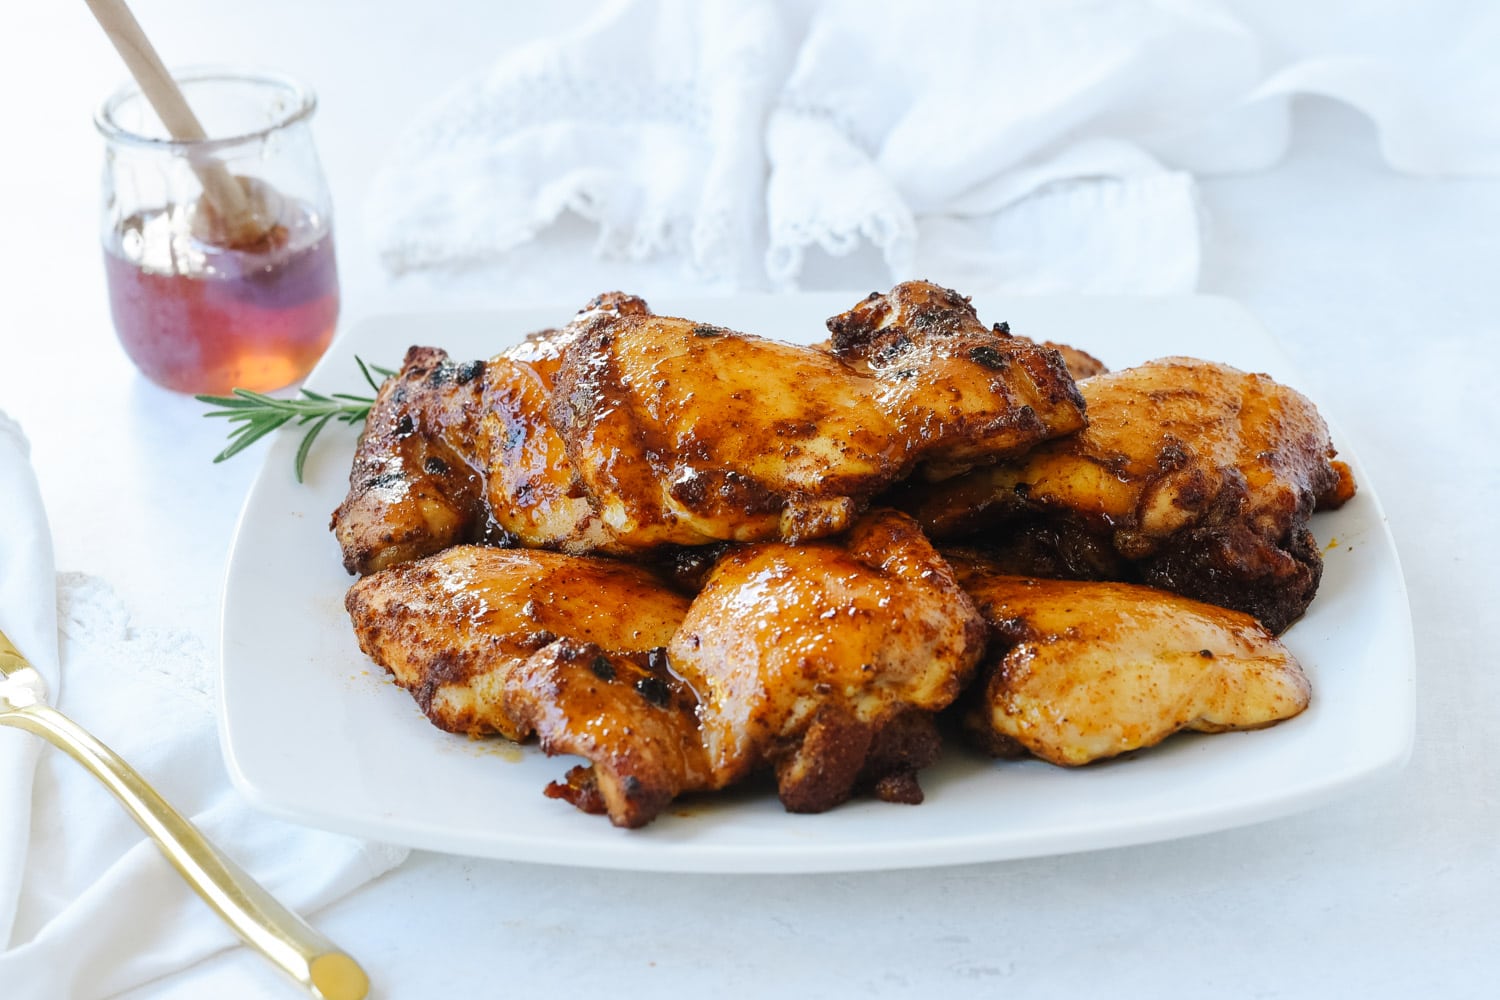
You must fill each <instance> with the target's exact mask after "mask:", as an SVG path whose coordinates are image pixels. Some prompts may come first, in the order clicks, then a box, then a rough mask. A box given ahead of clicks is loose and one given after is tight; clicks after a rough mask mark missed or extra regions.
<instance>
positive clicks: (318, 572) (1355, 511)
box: [220, 294, 1414, 872]
mask: <svg viewBox="0 0 1500 1000" xmlns="http://www.w3.org/2000/svg"><path fill="white" fill-rule="evenodd" d="M857 298H858V296H855V295H829V294H817V295H794V296H746V297H738V298H732V299H717V300H702V301H667V302H660V303H653V306H655V307H656V308H657V310H658V311H659V312H663V313H671V314H677V315H686V316H691V317H692V318H694V319H699V320H703V321H707V322H714V323H718V324H722V325H726V326H731V327H735V328H738V329H743V330H748V331H751V332H755V333H760V334H763V335H769V336H777V337H781V338H782V339H786V340H800V341H803V342H812V341H814V340H817V339H820V338H821V337H822V336H823V335H824V334H823V326H822V321H823V320H824V319H825V318H826V317H828V316H830V315H832V314H834V313H836V312H839V311H842V310H843V309H845V308H847V307H848V306H850V305H851V304H853V302H854V301H856V299H857ZM580 305H581V303H580ZM976 305H977V306H978V307H979V311H980V316H981V318H982V319H984V320H985V321H986V322H993V321H995V320H1000V319H1008V320H1009V321H1010V323H1011V325H1012V328H1013V329H1014V330H1015V331H1016V332H1017V333H1024V334H1026V335H1029V336H1031V337H1034V338H1037V339H1049V340H1057V341H1063V342H1066V343H1071V344H1074V345H1076V346H1079V347H1082V348H1084V349H1086V350H1089V351H1091V352H1093V353H1094V354H1096V355H1098V356H1099V357H1100V358H1102V359H1103V360H1104V361H1105V362H1106V363H1107V364H1109V365H1110V366H1111V367H1116V368H1118V367H1125V366H1127V365H1131V364H1135V363H1138V362H1141V361H1145V360H1147V359H1149V358H1153V357H1160V356H1162V355H1166V354H1191V355H1195V356H1198V357H1204V358H1210V359H1213V360H1216V361H1224V362H1227V363H1230V364H1234V365H1236V366H1238V367H1241V368H1245V369H1250V370H1256V371H1264V372H1268V373H1269V374H1271V375H1272V376H1274V377H1276V378H1278V379H1279V380H1281V381H1284V382H1287V383H1288V384H1290V385H1293V386H1297V385H1298V384H1299V383H1298V379H1297V376H1296V373H1295V372H1294V371H1292V370H1291V368H1290V365H1289V363H1288V362H1287V360H1286V357H1285V355H1284V354H1283V353H1282V351H1281V350H1280V349H1279V348H1278V347H1277V345H1276V344H1275V342H1274V341H1273V340H1272V339H1271V337H1270V336H1269V335H1268V334H1267V333H1266V332H1265V331H1264V330H1263V329H1262V328H1261V327H1260V326H1259V325H1258V324H1257V323H1256V321H1255V320H1254V319H1253V318H1252V317H1251V316H1250V315H1249V314H1248V313H1246V312H1245V311H1244V310H1243V309H1242V308H1241V307H1239V306H1238V305H1236V304H1235V303H1233V302H1229V301H1227V300H1223V299H1216V298H1211V297H1204V296H1194V297H1182V298H1171V299H1129V298H1048V299H990V300H986V299H984V298H982V297H979V298H976ZM569 313H570V310H569V309H567V308H560V309H555V310H546V311H538V310H527V311H513V312H496V313H484V314H477V313H453V314H423V315H404V316H388V317H381V318H378V319H376V320H372V321H368V322H366V323H364V324H363V325H360V326H358V327H355V328H353V329H351V330H349V331H347V333H346V335H344V336H342V337H340V338H339V339H338V341H337V342H336V343H335V344H334V345H333V348H332V349H331V350H330V352H329V354H328V356H327V357H326V358H325V359H324V360H323V361H322V363H321V364H319V366H318V368H317V370H316V371H315V372H314V373H313V375H312V376H311V377H310V378H309V380H308V385H309V387H311V388H313V389H315V390H319V391H322V392H362V391H364V390H366V388H367V387H365V386H364V385H363V383H362V380H361V379H360V376H359V373H358V371H357V368H356V365H355V362H354V355H355V354H358V355H359V356H360V357H361V358H363V359H365V360H366V361H367V362H372V363H374V364H378V365H383V366H387V367H396V366H397V365H399V363H400V360H401V357H402V354H403V353H404V352H405V350H406V348H407V347H408V346H409V345H411V344H431V345H435V346H440V347H443V348H445V349H446V350H448V351H449V353H450V354H452V355H453V356H454V357H455V358H458V359H469V358H480V357H486V356H489V355H491V354H493V353H495V352H496V351H497V350H499V349H500V348H502V347H504V346H505V345H506V344H508V343H511V342H512V341H514V340H515V339H517V338H519V337H521V336H523V335H524V334H526V333H527V332H529V331H531V330H534V329H539V328H542V327H546V326H555V325H558V324H559V323H561V322H563V321H565V320H566V319H567V318H568V315H569ZM1325 416H1327V414H1326V413H1325ZM1330 423H1333V421H1332V420H1330ZM1334 437H1335V442H1336V443H1337V444H1338V445H1339V446H1340V449H1341V457H1343V458H1344V459H1346V460H1347V461H1349V462H1350V464H1351V465H1352V466H1353V468H1354V472H1355V476H1356V478H1357V481H1358V483H1359V487H1360V492H1359V494H1358V495H1357V496H1356V497H1355V499H1354V500H1353V501H1352V502H1350V503H1349V504H1348V505H1347V506H1346V507H1345V508H1344V509H1342V510H1340V511H1337V512H1334V513H1328V514H1320V515H1317V516H1316V517H1315V518H1314V521H1313V530H1314V533H1315V534H1316V535H1317V537H1318V540H1319V543H1320V544H1322V545H1323V546H1325V549H1326V551H1325V560H1326V567H1325V571H1324V576H1323V585H1322V589H1321V592H1320V593H1319V595H1318V598H1317V600H1316V601H1315V602H1314V603H1313V606H1312V608H1311V610H1310V611H1309V612H1308V614H1307V615H1306V616H1305V617H1304V618H1303V619H1302V620H1301V621H1300V622H1298V623H1297V624H1296V625H1295V626H1294V627H1293V628H1292V629H1291V630H1289V631H1288V633H1287V634H1286V636H1285V639H1286V642H1287V644H1288V645H1289V646H1290V647H1291V648H1292V650H1293V651H1294V652H1295V653H1296V655H1297V656H1298V658H1299V659H1300V660H1301V661H1302V664H1303V666H1304V668H1305V669H1306V670H1307V673H1308V675H1309V677H1310V678H1311V680H1312V683H1313V691H1314V695H1313V703H1312V706H1311V707H1310V708H1309V709H1308V710H1307V711H1306V712H1305V713H1303V714H1302V715H1301V716H1299V717H1298V718H1296V719H1293V720H1291V721H1289V722H1287V723H1284V724H1282V725H1280V726H1276V727H1273V728H1271V729H1267V730H1262V731H1259V732H1253V733H1228V734H1223V735H1217V736H1178V737H1174V738H1173V739H1171V740H1168V741H1167V742H1166V743H1165V744H1163V745H1161V746H1159V747H1156V748H1154V749H1151V750H1148V751H1142V752H1139V753H1136V754H1132V755H1129V756H1128V757H1125V758H1122V759H1118V760H1115V761H1111V762H1106V763H1102V764H1096V765H1093V766H1090V767H1086V768H1082V769H1076V770H1063V769H1060V768H1055V767H1052V766H1050V765H1047V764H1044V763H1041V762H1038V761H1027V762H996V761H990V760H987V759H984V758H981V757H979V756H977V755H972V754H970V753H969V752H968V751H966V750H964V749H962V748H960V747H950V748H949V749H948V751H947V753H946V756H945V758H944V760H943V761H942V762H941V763H940V764H939V765H938V766H936V767H933V768H931V769H929V770H928V771H925V772H923V774H922V778H921V782H922V787H923V788H924V790H925V791H926V793H927V801H926V802H925V803H924V804H923V805H921V806H917V807H912V806H901V805H890V804H886V803H881V802H876V801H858V802H854V803H851V804H848V805H846V806H843V807H840V808H838V809H835V810H833V811H832V812H829V813H825V814H822V815H817V816H797V815H791V814H788V813H786V812H783V811H782V809H781V806H780V804H779V803H778V802H777V800H776V798H775V795H774V794H773V793H772V792H770V791H768V790H766V789H760V790H757V791H754V792H740V793H737V794H732V795H728V796H722V797H712V798H710V797H704V798H697V799H690V800H687V801H685V802H683V803H680V804H679V807H677V808H673V809H669V810H668V812H667V813H666V814H665V815H663V816H662V817H661V818H660V819H658V820H657V822H655V823H654V824H652V825H651V826H650V827H647V828H646V829H643V830H638V831H629V832H628V831H623V830H617V829H615V828H613V827H611V826H610V825H609V823H608V822H607V821H606V820H604V819H603V818H601V817H598V816H588V815H585V814H583V813H580V812H577V811H576V810H574V809H573V807H572V806H569V805H567V804H565V803H563V802H560V801H556V800H552V799H547V798H545V797H543V796H542V794H541V791H542V788H543V786H545V785H546V784H547V782H548V781H550V780H553V779H554V778H557V777H560V776H561V775H562V774H563V772H564V771H566V770H567V769H568V767H570V766H571V765H572V764H573V763H575V762H574V761H572V760H568V759H565V758H554V759H548V758H546V757H545V756H543V755H542V753H541V752H540V751H539V750H537V749H536V748H535V747H526V748H516V747H514V746H511V745H509V744H503V743H501V742H498V741H496V742H489V741H480V742H473V741H470V740H468V739H466V738H463V737H457V736H451V735H449V734H446V733H443V732H440V731H439V730H437V729H435V728H433V727H432V726H431V725H430V724H429V723H428V722H427V720H426V719H425V718H424V717H423V716H422V715H421V713H420V712H419V711H418V710H417V708H416V705H415V704H414V703H413V701H412V699H411V698H410V697H409V696H408V695H407V694H406V693H405V692H403V691H401V690H400V689H398V688H396V687H394V686H392V685H391V684H390V683H389V682H388V681H387V680H385V678H384V671H383V670H381V669H379V668H377V667H375V666H374V665H373V664H372V663H370V662H369V661H368V660H367V659H365V658H364V656H363V655H362V654H361V653H360V651H359V648H358V646H357V645H356V643H355V640H354V637H353V634H352V632H351V630H350V628H349V623H348V620H347V618H346V617H345V614H344V610H343V596H344V592H345V590H346V589H347V587H348V585H349V583H350V579H349V577H347V576H346V575H345V573H344V571H343V569H342V567H341V565H340V559H339V550H338V546H337V544H336V543H335V541H334V539H333V536H332V535H331V534H330V533H329V531H328V519H329V514H330V512H331V511H332V510H333V508H334V507H335V506H337V504H338V503H339V501H340V500H341V499H342V497H343V494H344V491H345V487H346V484H347V475H348V468H349V459H350V456H351V454H352V449H353V442H354V431H353V430H352V429H348V428H345V427H343V426H342V425H339V426H338V427H337V428H334V427H330V428H329V429H328V430H326V431H325V432H324V436H323V438H322V439H320V441H319V443H318V445H317V446H316V447H315V448H314V450H313V454H312V456H311V458H310V460H309V462H308V465H307V475H306V482H305V483H304V484H301V485H299V484H298V483H296V482H295V481H294V479H293V477H292V458H293V454H294V452H295V451H296V447H297V443H298V438H299V435H297V434H294V433H290V432H284V433H283V434H281V435H280V437H279V439H278V440H277V441H275V442H274V443H273V445H272V446H271V448H270V449H269V450H268V453H267V455H266V459H265V463H266V464H265V466H264V468H262V470H261V472H260V475H259V477H258V478H257V479H256V481H255V484H254V487H253V488H252V490H251V492H250V496H249V498H248V499H247V501H246V504H245V509H244V511H243V513H242V515H241V518H240V524H239V529H238V533H237V537H236V539H235V543H234V548H233V551H232V554H231V557H230V563H229V570H228V579H227V582H226V587H225V597H224V611H223V645H222V665H223V673H222V683H221V686H220V692H221V701H220V708H221V714H220V736H221V739H222V742H223V747H224V754H225V757H226V760H227V761H228V765H229V770H230V773H231V775H232V776H233V778H234V781H235V783H236V784H237V785H238V787H239V788H240V790H241V791H243V792H244V793H245V795H247V796H248V797H249V798H250V799H251V800H252V801H253V802H254V803H255V804H256V805H258V806H260V807H261V808H263V809H265V810H267V811H268V812H272V813H275V814H278V815H281V816H284V817H287V818H289V819H293V820H297V821H300V822H303V823H307V824H310V825H313V826H319V827H324V828H327V829H330V830H338V831H343V832H346V833H351V834H357V835H360V836H366V837H370V838H374V839H378V840H383V841H386V842H389V843H396V844H406V845H410V846H412V847H420V848H426V849H430V850H436V851H445V852H450V853H455V854H465V855H475V856H483V857H494V858H506V859H511V860H518V861H533V862H544V863H553V864H563V865H580V866H591V867H605V868H622V869H644V870H657V871H692V872H812V871H848V870H861V869H878V868H908V867H921V866H928V865H947V864H959V863H964V862H975V861H990V860H999V859H1005V858H1019V857H1029V856H1035V855H1047V854H1062V853H1067V852H1071V851H1082V850H1092V849H1098V848H1106V847H1115V846H1121V845H1126V844H1138V843H1144V842H1149V841H1157V840H1166V839H1169V838H1173V837H1181V836H1187V835H1191V834H1199V833H1205V832H1208V831H1213V830H1220V829H1225V828H1228V827H1233V826H1239V825H1243V824H1246V823H1251V822H1255V821H1259V820H1265V819H1269V818H1272V817H1275V816H1279V815H1284V814H1287V813H1290V812H1293V811H1295V810H1299V809H1303V808H1306V807H1309V806H1312V805H1315V804H1317V803H1319V802H1322V801H1324V800H1326V799H1327V798H1329V797H1330V796H1331V795H1333V794H1335V793H1337V792H1340V791H1342V790H1346V789H1348V788H1350V787H1352V786H1354V785H1356V784H1359V783H1362V782H1364V781H1367V780H1369V779H1372V778H1374V777H1376V776H1378V775H1380V774H1383V773H1385V772H1389V771H1391V770H1394V769H1396V768H1399V767H1400V766H1401V765H1402V764H1403V763H1404V762H1405V760H1406V758H1407V756H1408V754H1409V752H1410V748H1411V740H1412V725H1413V684H1414V678H1413V673H1414V656H1413V647H1412V636H1411V619H1410V613H1409V611H1408V608H1407V598H1406V591H1405V586H1404V584H1403V581H1402V577H1401V568H1400V564H1399V562H1398V560H1397V556H1396V551H1395V547H1394V545H1393V544H1392V541H1391V538H1390V534H1389V532H1388V530H1387V528H1386V524H1385V516H1384V514H1383V513H1382V511H1381V508H1380V503H1379V500H1378V499H1377V497H1376V495H1375V491H1374V489H1373V487H1372V484H1371V483H1370V481H1369V479H1368V477H1367V476H1366V475H1365V473H1364V470H1363V469H1362V468H1360V465H1359V462H1358V459H1357V457H1356V456H1355V455H1354V454H1353V453H1352V449H1351V448H1350V447H1349V445H1348V441H1347V439H1346V438H1344V437H1343V436H1342V435H1341V434H1340V433H1339V430H1338V428H1337V426H1335V427H1334Z"/></svg>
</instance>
